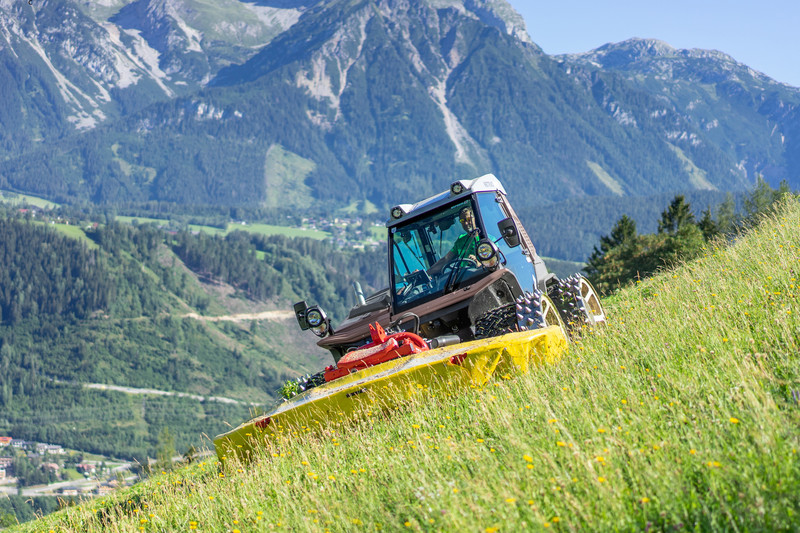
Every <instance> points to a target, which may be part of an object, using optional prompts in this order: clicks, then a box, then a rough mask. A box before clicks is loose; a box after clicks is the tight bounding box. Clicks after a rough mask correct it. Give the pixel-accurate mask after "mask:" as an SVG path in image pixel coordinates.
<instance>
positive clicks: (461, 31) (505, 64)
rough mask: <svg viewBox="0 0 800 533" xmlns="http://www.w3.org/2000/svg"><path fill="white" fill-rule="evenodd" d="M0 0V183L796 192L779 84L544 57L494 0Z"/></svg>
mask: <svg viewBox="0 0 800 533" xmlns="http://www.w3.org/2000/svg"><path fill="white" fill-rule="evenodd" d="M32 4H33V5H29V4H28V3H25V2H18V1H15V0H0V61H1V63H0V88H2V92H3V95H4V99H3V102H2V103H1V104H0V124H1V125H2V133H0V187H2V188H6V189H11V190H16V191H24V192H29V193H35V194H39V195H42V196H45V197H47V198H50V199H53V200H56V201H62V202H76V201H90V202H96V203H111V204H113V203H119V202H147V201H154V200H157V201H165V202H175V203H179V204H189V205H209V204H211V205H226V206H228V205H229V206H236V205H261V206H282V207H286V208H294V209H303V208H309V207H312V206H315V205H322V204H325V203H328V202H332V203H333V204H332V205H338V204H343V205H347V204H348V203H350V202H353V201H360V200H369V201H371V202H373V203H374V204H377V205H379V206H384V207H385V206H387V205H390V204H393V203H397V202H399V201H400V200H402V201H408V200H413V199H417V198H419V197H420V196H421V195H424V194H428V193H433V192H434V191H435V190H438V189H441V188H443V187H445V186H446V185H447V184H448V183H449V182H450V181H452V180H453V179H454V178H466V177H473V176H476V175H479V174H482V173H484V172H494V173H495V174H497V175H498V176H499V177H500V178H501V180H503V181H504V183H505V184H506V186H507V188H508V189H509V190H510V191H513V193H514V195H515V196H518V197H519V200H518V201H519V202H520V203H524V204H525V205H530V206H541V205H548V204H553V203H556V202H559V201H561V200H565V199H568V198H575V197H597V198H603V197H619V196H649V195H654V194H659V193H664V192H669V191H678V190H681V191H682V190H687V191H691V190H719V191H735V190H742V189H745V188H747V187H749V186H750V185H751V184H752V183H754V181H755V177H756V175H757V174H762V175H763V176H764V177H765V178H766V179H767V180H768V181H769V182H771V183H777V182H778V181H780V180H782V179H786V180H788V181H789V183H790V184H791V185H792V186H795V187H796V186H797V185H798V184H799V183H800V111H798V104H800V90H798V89H797V88H794V87H790V86H787V85H785V84H781V83H778V82H775V81H773V80H771V79H770V78H768V77H767V76H765V75H763V74H760V73H758V72H756V71H754V70H752V69H750V68H748V67H747V66H746V65H742V64H740V63H737V62H736V61H734V60H733V59H732V58H731V57H729V56H727V55H725V54H723V53H721V52H716V51H706V50H675V49H673V48H671V47H670V46H669V45H667V44H666V43H663V42H659V41H655V40H643V39H632V40H629V41H625V42H622V43H616V44H608V45H605V46H603V47H601V48H598V49H596V50H593V51H590V52H587V53H584V54H577V55H562V56H549V55H547V54H544V53H543V52H542V50H541V49H540V48H539V47H538V46H537V45H536V44H534V42H535V36H532V37H533V38H531V36H529V35H528V34H527V32H526V30H525V25H524V22H523V20H522V18H521V17H520V16H519V14H517V13H516V12H515V11H514V10H513V9H512V8H511V6H509V5H508V4H507V3H506V2H505V1H504V0H421V1H408V0H316V1H314V0H305V1H303V0H294V1H292V0H250V1H244V0H220V1H218V2H214V3H211V2H205V1H202V0H134V1H127V0H103V1H92V2H89V1H88V0H80V1H79V0H59V1H56V0H42V1H37V2H33V3H32Z"/></svg>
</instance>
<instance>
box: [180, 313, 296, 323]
mask: <svg viewBox="0 0 800 533" xmlns="http://www.w3.org/2000/svg"><path fill="white" fill-rule="evenodd" d="M181 318H194V319H195V320H204V321H206V322H243V321H245V320H287V319H290V318H294V313H293V312H292V311H263V312H261V313H242V314H239V315H224V316H203V315H198V314H197V313H186V314H185V315H181Z"/></svg>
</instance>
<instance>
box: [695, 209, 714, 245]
mask: <svg viewBox="0 0 800 533" xmlns="http://www.w3.org/2000/svg"><path fill="white" fill-rule="evenodd" d="M697 227H698V228H700V231H701V232H702V233H703V238H704V239H705V240H707V241H710V240H711V239H713V238H714V237H716V236H717V235H718V234H719V229H718V228H717V223H716V222H714V219H713V218H712V216H711V208H710V207H706V209H705V210H704V211H703V217H702V218H701V219H700V222H698V223H697Z"/></svg>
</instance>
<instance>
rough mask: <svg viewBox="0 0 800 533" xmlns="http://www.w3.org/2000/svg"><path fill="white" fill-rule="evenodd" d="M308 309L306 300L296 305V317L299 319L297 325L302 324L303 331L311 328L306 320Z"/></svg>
mask: <svg viewBox="0 0 800 533" xmlns="http://www.w3.org/2000/svg"><path fill="white" fill-rule="evenodd" d="M306 309H308V304H306V301H305V300H303V301H302V302H297V303H296V304H294V316H295V318H297V323H298V324H300V329H301V330H303V331H305V330H307V329H308V328H310V327H311V326H309V325H308V321H307V320H306Z"/></svg>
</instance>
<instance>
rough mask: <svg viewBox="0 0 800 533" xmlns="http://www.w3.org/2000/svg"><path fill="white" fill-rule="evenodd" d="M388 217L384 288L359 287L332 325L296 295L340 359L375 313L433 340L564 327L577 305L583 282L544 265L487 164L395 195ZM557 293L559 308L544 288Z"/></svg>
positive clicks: (380, 321)
mask: <svg viewBox="0 0 800 533" xmlns="http://www.w3.org/2000/svg"><path fill="white" fill-rule="evenodd" d="M386 226H387V230H388V231H387V237H388V241H389V242H388V244H389V246H388V251H389V254H388V267H389V280H390V286H389V287H388V288H387V289H384V290H382V291H379V292H378V293H376V294H373V295H372V296H370V297H368V298H364V297H363V296H361V295H360V293H359V291H358V290H357V291H356V294H357V298H358V303H357V304H356V305H355V306H354V307H353V308H352V309H351V311H350V314H349V315H348V317H347V319H346V320H345V321H344V322H342V323H341V324H339V325H338V326H337V327H336V328H335V329H334V328H333V327H332V325H331V323H330V320H329V319H328V318H327V317H326V316H325V313H324V312H323V311H322V310H321V309H319V308H318V307H308V306H307V304H306V303H305V302H298V304H296V305H295V312H296V315H297V320H298V322H299V324H300V327H301V328H302V329H312V330H313V331H314V333H315V334H317V336H319V337H321V340H320V341H319V342H318V343H317V344H318V345H319V346H321V347H324V348H327V349H328V350H330V352H331V354H332V355H333V359H334V361H335V362H339V361H340V359H342V357H344V356H345V354H347V353H348V352H350V351H353V350H360V349H362V348H363V347H364V346H368V345H372V343H374V342H375V341H374V339H373V338H374V334H372V333H371V330H370V326H371V325H376V323H377V325H380V326H381V327H382V328H385V330H386V332H387V333H389V334H393V333H402V332H410V333H413V334H415V335H419V336H421V337H422V338H423V339H424V340H425V342H427V344H428V345H429V346H430V347H436V346H443V345H448V344H454V343H459V342H464V341H468V340H473V339H478V338H485V337H492V336H497V335H501V334H503V333H508V332H511V331H518V330H520V329H525V328H538V327H545V326H547V325H553V324H559V325H561V327H562V328H563V327H564V321H562V318H561V316H562V315H563V316H564V317H568V316H571V315H570V313H572V311H571V310H570V308H569V306H570V305H571V306H572V307H575V305H576V304H575V303H570V302H578V303H580V301H582V299H581V295H580V294H578V293H576V291H579V290H580V288H579V287H578V288H573V287H572V286H571V285H570V286H569V287H567V286H566V285H565V283H563V282H560V281H559V280H558V278H557V277H556V276H555V275H554V274H551V273H549V272H548V271H547V268H546V267H545V264H544V262H543V261H542V259H541V258H540V257H539V256H538V255H537V253H536V250H535V248H534V246H533V243H532V242H531V239H530V237H529V236H528V234H527V232H526V231H525V229H524V228H523V226H522V224H521V222H520V221H519V218H518V217H517V215H516V213H515V212H514V210H513V209H512V207H511V204H510V203H509V201H508V198H507V196H506V191H505V189H504V188H503V185H502V184H501V183H500V181H499V180H498V179H497V178H496V177H495V176H493V175H491V174H487V175H485V176H481V177H479V178H476V179H473V180H460V181H456V182H453V183H452V184H451V186H450V188H449V190H447V191H444V192H442V193H440V194H437V195H435V196H432V197H430V198H427V199H425V200H422V201H421V202H418V203H416V204H400V205H397V206H395V207H393V208H392V209H391V210H390V218H389V220H388V221H387V223H386ZM581 279H582V278H581ZM581 283H583V285H581V287H583V286H588V282H585V280H584V281H583V282H581ZM576 287H577V286H576ZM565 291H566V292H565ZM584 292H585V291H584ZM556 293H557V294H558V296H559V302H557V303H559V304H561V305H559V307H558V309H557V308H556V306H555V305H554V303H553V301H552V300H551V299H550V298H549V297H548V294H556ZM562 293H570V294H571V296H570V295H569V294H568V295H567V297H562V296H561V294H562ZM593 294H594V293H593V290H592V295H593ZM594 300H597V298H596V297H594ZM597 302H598V303H597V305H596V306H594V309H595V311H597V312H596V313H594V315H589V314H587V315H586V316H587V317H588V319H590V320H595V318H598V317H600V314H602V311H601V309H600V307H599V300H597ZM581 306H582V307H580V309H583V308H585V306H584V305H583V304H581ZM562 307H563V309H562ZM598 319H599V318H598Z"/></svg>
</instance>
